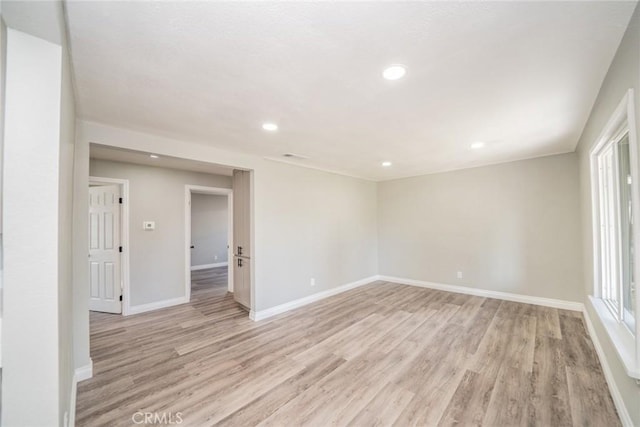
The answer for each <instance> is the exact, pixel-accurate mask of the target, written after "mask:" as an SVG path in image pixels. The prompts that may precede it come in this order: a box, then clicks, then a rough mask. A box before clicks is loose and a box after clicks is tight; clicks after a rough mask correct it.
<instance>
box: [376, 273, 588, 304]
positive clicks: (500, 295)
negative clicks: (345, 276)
mask: <svg viewBox="0 0 640 427" xmlns="http://www.w3.org/2000/svg"><path fill="white" fill-rule="evenodd" d="M378 280H384V281H385V282H394V283H400V284H402V285H410V286H418V287H421V288H429V289H437V290H439V291H446V292H455V293H457V294H467V295H475V296H479V297H486V298H495V299H501V300H506V301H514V302H521V303H525V304H534V305H542V306H545V307H553V308H561V309H564V310H571V311H583V309H584V305H583V304H582V303H581V302H575V301H565V300H560V299H553V298H543V297H534V296H530V295H520V294H512V293H509V292H500V291H490V290H486V289H477V288H470V287H467V286H456V285H445V284H442V283H433V282H425V281H422V280H414V279H403V278H400V277H391V276H378Z"/></svg>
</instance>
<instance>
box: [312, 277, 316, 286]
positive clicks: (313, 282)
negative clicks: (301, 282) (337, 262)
mask: <svg viewBox="0 0 640 427" xmlns="http://www.w3.org/2000/svg"><path fill="white" fill-rule="evenodd" d="M315 285H316V279H314V278H313V277H312V278H311V286H315Z"/></svg>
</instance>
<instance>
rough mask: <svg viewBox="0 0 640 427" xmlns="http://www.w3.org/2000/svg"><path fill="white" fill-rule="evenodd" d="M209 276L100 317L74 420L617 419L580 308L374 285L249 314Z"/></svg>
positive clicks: (593, 422) (508, 422) (594, 422)
mask: <svg viewBox="0 0 640 427" xmlns="http://www.w3.org/2000/svg"><path fill="white" fill-rule="evenodd" d="M210 273H211V275H212V276H211V277H213V276H216V277H217V279H215V280H214V282H215V281H216V280H217V282H218V284H217V285H216V284H215V283H210V285H211V286H208V285H207V279H206V275H207V272H204V271H203V272H199V273H198V276H197V278H196V276H194V279H196V281H197V282H198V283H196V284H195V285H194V296H193V298H192V302H191V303H190V304H185V305H182V306H178V307H173V308H168V309H164V310H159V311H156V312H153V313H146V314H140V315H136V316H130V317H126V318H123V317H120V316H113V315H106V314H100V313H92V314H91V356H92V358H93V363H94V378H92V379H90V380H87V381H85V382H82V383H81V384H80V385H79V387H78V403H77V418H76V420H77V424H78V425H80V426H100V425H105V426H118V425H134V423H133V422H132V419H131V417H132V415H133V414H134V413H135V412H136V411H143V412H158V413H160V414H162V413H165V414H167V416H168V414H169V413H170V412H171V413H172V414H173V415H174V416H175V414H176V413H177V412H180V413H181V418H182V419H183V420H184V421H183V423H182V425H186V426H207V425H214V424H219V425H228V426H253V425H263V426H267V425H272V426H296V425H306V426H314V427H316V426H318V427H322V426H328V425H355V426H373V425H392V424H395V425H399V426H405V425H423V426H436V425H454V424H457V425H465V426H466V425H485V426H516V425H518V426H519V425H535V426H545V427H546V426H563V425H577V426H587V425H590V426H607V427H608V426H617V425H619V424H620V423H619V420H618V417H617V415H616V411H615V408H614V405H613V402H612V400H611V397H610V395H609V392H608V389H607V385H606V383H605V380H604V377H603V374H602V370H601V368H600V365H599V363H598V359H597V356H596V354H595V351H594V348H593V344H592V343H591V341H590V339H589V338H588V336H587V334H586V332H585V328H584V325H583V321H582V318H581V315H580V314H579V313H575V312H569V311H563V310H556V309H551V308H545V307H537V306H532V305H526V304H518V303H513V302H507V301H498V300H492V299H485V298H480V297H473V296H468V295H460V294H452V293H446V292H440V291H433V290H427V289H421V288H415V287H409V286H403V285H397V284H393V283H384V282H379V283H374V284H371V285H368V286H364V287H361V288H358V289H354V290H352V291H349V292H346V293H343V294H340V295H337V296H334V297H332V298H329V299H326V300H323V301H320V302H318V303H315V304H313V305H309V306H306V307H303V308H301V309H298V310H296V311H293V312H289V313H285V314H283V315H280V316H278V317H276V318H272V319H268V320H264V321H261V322H252V321H251V320H249V318H248V317H247V314H246V312H244V311H243V310H242V309H241V308H239V307H238V306H237V305H236V304H235V303H234V302H233V298H232V297H231V296H230V295H229V294H227V293H226V291H225V286H226V278H224V279H221V275H220V274H217V273H216V272H210ZM220 282H222V283H220ZM196 287H199V289H196Z"/></svg>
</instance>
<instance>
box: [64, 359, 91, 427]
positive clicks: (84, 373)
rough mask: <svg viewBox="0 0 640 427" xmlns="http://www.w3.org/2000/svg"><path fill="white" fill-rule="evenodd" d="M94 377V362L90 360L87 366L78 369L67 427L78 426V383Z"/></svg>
mask: <svg viewBox="0 0 640 427" xmlns="http://www.w3.org/2000/svg"><path fill="white" fill-rule="evenodd" d="M92 376H93V360H91V359H89V363H88V364H87V365H85V366H81V367H79V368H76V370H75V372H74V373H73V379H72V380H71V393H70V396H69V412H68V414H67V416H66V417H65V419H66V425H65V427H74V426H75V425H76V399H77V395H78V383H79V382H80V381H84V380H88V379H89V378H91V377H92Z"/></svg>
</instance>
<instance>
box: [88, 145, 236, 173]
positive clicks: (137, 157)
mask: <svg viewBox="0 0 640 427" xmlns="http://www.w3.org/2000/svg"><path fill="white" fill-rule="evenodd" d="M151 154H153V153H143V152H141V151H134V150H125V149H123V148H116V147H109V146H105V145H100V144H91V152H90V154H89V156H90V157H91V158H92V159H100V160H111V161H114V162H125V163H134V164H136V165H146V166H154V167H158V168H168V169H178V170H184V171H191V172H200V173H208V174H213V175H225V176H231V175H233V168H230V167H227V166H221V165H216V164H213V163H206V162H198V161H196V160H187V159H179V158H176V157H167V156H160V157H158V158H157V159H154V158H151V157H150V155H151Z"/></svg>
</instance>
